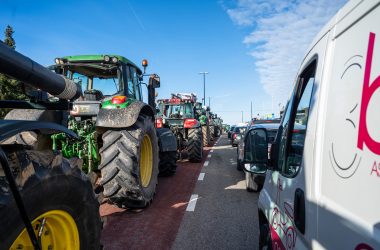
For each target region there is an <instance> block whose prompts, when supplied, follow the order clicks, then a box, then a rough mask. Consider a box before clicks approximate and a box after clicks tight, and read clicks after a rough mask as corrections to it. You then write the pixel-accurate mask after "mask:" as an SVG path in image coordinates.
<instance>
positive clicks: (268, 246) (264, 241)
mask: <svg viewBox="0 0 380 250" xmlns="http://www.w3.org/2000/svg"><path fill="white" fill-rule="evenodd" d="M259 249H262V250H272V237H271V235H270V228H269V224H268V223H264V224H260V238H259Z"/></svg>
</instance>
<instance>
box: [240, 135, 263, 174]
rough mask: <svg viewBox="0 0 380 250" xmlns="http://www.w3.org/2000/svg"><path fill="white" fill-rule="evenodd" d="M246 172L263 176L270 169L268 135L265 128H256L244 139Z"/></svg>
mask: <svg viewBox="0 0 380 250" xmlns="http://www.w3.org/2000/svg"><path fill="white" fill-rule="evenodd" d="M243 164H244V171H246V172H250V173H256V174H261V173H263V172H265V171H266V170H267V168H268V135H267V130H266V129H265V128H254V129H251V130H249V131H248V132H247V134H246V135H245V138H244V157H243Z"/></svg>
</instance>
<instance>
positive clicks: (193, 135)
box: [187, 128, 203, 162]
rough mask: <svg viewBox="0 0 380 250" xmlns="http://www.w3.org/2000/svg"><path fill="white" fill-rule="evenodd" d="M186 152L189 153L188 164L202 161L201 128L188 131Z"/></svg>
mask: <svg viewBox="0 0 380 250" xmlns="http://www.w3.org/2000/svg"><path fill="white" fill-rule="evenodd" d="M187 151H188V153H189V161H190V162H201V161H202V157H203V142H202V130H201V128H194V129H189V131H188V145H187Z"/></svg>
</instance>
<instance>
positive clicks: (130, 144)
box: [99, 115, 159, 208]
mask: <svg viewBox="0 0 380 250" xmlns="http://www.w3.org/2000/svg"><path fill="white" fill-rule="evenodd" d="M102 138H103V146H102V148H101V149H100V155H101V163H100V165H99V170H101V174H102V178H101V181H100V184H101V185H103V187H104V192H103V194H104V196H105V197H106V198H108V200H109V201H110V202H112V203H115V204H116V205H118V206H119V207H124V208H144V207H146V206H148V205H149V204H150V203H151V201H152V200H153V196H154V194H155V192H156V185H157V176H158V171H159V169H158V143H157V135H156V131H155V128H154V124H153V121H152V120H151V118H150V117H148V116H145V115H140V116H139V117H138V119H137V121H136V123H135V124H134V125H132V126H131V127H129V128H125V129H118V130H116V129H114V130H112V129H110V130H108V131H106V132H105V133H104V134H103V136H102Z"/></svg>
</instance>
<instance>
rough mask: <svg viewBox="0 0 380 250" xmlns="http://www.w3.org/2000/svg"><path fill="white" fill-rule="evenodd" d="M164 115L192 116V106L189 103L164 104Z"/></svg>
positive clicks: (169, 116) (174, 116) (171, 116)
mask: <svg viewBox="0 0 380 250" xmlns="http://www.w3.org/2000/svg"><path fill="white" fill-rule="evenodd" d="M164 115H165V116H166V117H167V118H192V117H193V107H192V105H191V103H184V104H168V105H165V110H164Z"/></svg>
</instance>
